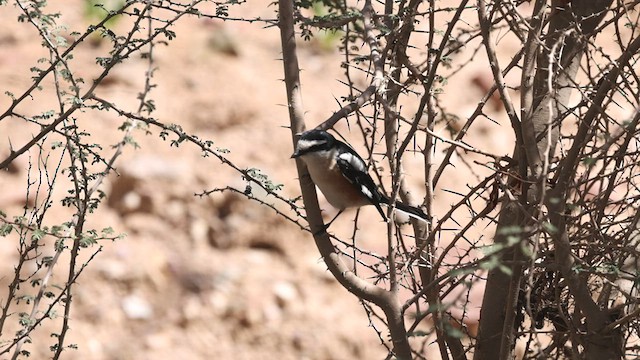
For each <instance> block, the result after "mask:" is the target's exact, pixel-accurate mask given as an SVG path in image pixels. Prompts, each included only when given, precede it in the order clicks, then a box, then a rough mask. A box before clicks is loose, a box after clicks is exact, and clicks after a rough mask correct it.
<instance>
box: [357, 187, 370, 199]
mask: <svg viewBox="0 0 640 360" xmlns="http://www.w3.org/2000/svg"><path fill="white" fill-rule="evenodd" d="M360 191H362V193H363V194H364V195H365V196H366V197H368V198H369V199H373V194H372V193H371V190H369V189H368V188H367V187H366V186H364V185H361V186H360Z"/></svg>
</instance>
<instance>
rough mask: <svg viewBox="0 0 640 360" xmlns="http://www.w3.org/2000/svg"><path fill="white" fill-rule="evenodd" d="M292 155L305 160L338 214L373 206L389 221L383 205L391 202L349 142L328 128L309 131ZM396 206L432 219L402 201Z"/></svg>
mask: <svg viewBox="0 0 640 360" xmlns="http://www.w3.org/2000/svg"><path fill="white" fill-rule="evenodd" d="M291 157H292V158H300V159H302V160H303V161H304V162H305V164H306V165H307V169H308V170H309V175H311V180H313V182H314V183H315V184H316V186H318V188H320V191H322V193H323V194H324V196H325V198H327V201H329V203H330V204H331V205H332V206H334V207H335V208H337V209H338V210H339V211H340V212H339V213H338V215H339V214H340V213H342V211H344V210H345V209H347V208H357V207H361V206H365V205H373V206H375V207H376V209H378V212H379V213H380V215H381V216H382V219H383V220H384V221H387V217H386V216H385V213H384V211H382V207H381V206H380V205H381V204H385V205H389V203H390V200H389V198H388V197H386V196H385V195H384V194H382V193H381V192H380V191H378V187H377V186H376V185H375V183H374V182H373V179H372V178H371V176H369V173H368V172H367V165H366V163H365V162H364V160H362V158H361V157H360V155H358V153H356V152H355V150H353V149H352V148H351V147H350V146H349V145H347V144H345V143H343V142H342V141H340V140H337V139H336V138H335V137H333V135H331V134H329V133H328V132H326V131H323V130H309V131H306V132H304V133H302V134H301V135H300V139H299V140H298V143H297V145H296V150H295V152H294V153H293V155H291ZM395 206H396V208H397V209H398V210H400V211H402V212H405V213H407V214H408V215H409V216H411V217H413V218H417V219H420V220H423V221H429V220H430V219H429V216H428V215H427V214H425V213H424V212H423V211H422V210H420V209H418V208H416V207H413V206H410V205H407V204H404V203H401V202H396V203H395ZM336 217H337V215H336ZM334 220H335V218H334ZM332 222H333V220H332ZM329 224H331V223H329Z"/></svg>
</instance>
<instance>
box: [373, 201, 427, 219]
mask: <svg viewBox="0 0 640 360" xmlns="http://www.w3.org/2000/svg"><path fill="white" fill-rule="evenodd" d="M382 200H383V202H384V203H385V204H387V205H389V204H390V203H391V201H390V200H389V199H387V198H386V197H384V198H383V199H382ZM395 206H396V209H398V210H400V211H402V212H403V213H406V214H407V215H409V216H410V217H412V218H414V219H417V220H422V221H426V222H429V221H431V216H429V215H427V214H425V213H424V211H422V210H420V209H419V208H417V207H415V206H411V205H407V204H405V203H402V202H400V201H396V203H395Z"/></svg>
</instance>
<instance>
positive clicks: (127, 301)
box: [120, 295, 153, 320]
mask: <svg viewBox="0 0 640 360" xmlns="http://www.w3.org/2000/svg"><path fill="white" fill-rule="evenodd" d="M120 305H121V306H122V310H123V311H124V313H125V315H126V316H127V318H129V319H133V320H145V319H149V318H151V316H153V308H152V307H151V304H149V302H148V301H147V300H146V299H144V298H143V297H140V296H138V295H129V296H127V297H125V298H123V299H122V301H121V303H120Z"/></svg>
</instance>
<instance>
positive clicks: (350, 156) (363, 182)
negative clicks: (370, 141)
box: [337, 145, 387, 221]
mask: <svg viewBox="0 0 640 360" xmlns="http://www.w3.org/2000/svg"><path fill="white" fill-rule="evenodd" d="M345 146H346V145H345ZM337 163H338V166H339V167H340V170H341V172H342V174H343V176H344V177H345V178H346V179H347V180H348V181H349V182H350V183H351V184H353V186H356V187H357V188H358V189H359V190H360V191H361V192H362V193H363V194H364V195H365V196H366V197H367V198H368V199H369V201H370V202H371V204H373V205H375V207H376V208H377V209H378V212H380V215H382V218H383V219H384V220H385V221H386V219H387V217H386V216H385V215H384V211H382V208H381V207H380V202H382V196H381V195H380V193H379V192H378V188H377V187H376V185H375V183H374V182H373V179H372V178H371V176H369V174H368V173H367V168H366V165H365V163H364V161H363V160H362V158H361V157H360V156H359V155H358V154H356V153H355V152H343V153H342V154H340V155H339V156H338V159H337Z"/></svg>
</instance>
